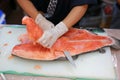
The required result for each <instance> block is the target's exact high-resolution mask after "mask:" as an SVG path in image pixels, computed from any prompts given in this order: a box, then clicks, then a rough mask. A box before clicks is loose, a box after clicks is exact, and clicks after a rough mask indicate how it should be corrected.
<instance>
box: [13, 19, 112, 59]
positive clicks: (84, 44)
mask: <svg viewBox="0 0 120 80" xmlns="http://www.w3.org/2000/svg"><path fill="white" fill-rule="evenodd" d="M22 22H23V24H26V28H27V32H28V33H27V35H28V37H27V38H26V35H25V36H24V35H23V36H21V41H22V42H21V44H18V45H16V46H15V47H14V48H13V50H12V54H13V55H16V56H19V57H22V58H26V59H34V60H54V59H58V58H60V57H65V55H64V53H63V51H65V50H67V51H69V52H70V54H71V56H74V55H78V54H82V53H85V52H89V51H94V50H97V49H100V48H102V47H105V46H110V45H112V44H113V43H114V41H113V40H112V39H111V38H110V37H108V36H100V35H96V34H93V33H91V32H89V31H87V30H84V29H77V28H71V29H70V30H69V31H68V32H67V33H66V34H64V35H63V36H62V37H60V38H59V39H58V40H57V41H56V42H55V44H54V45H53V46H52V48H50V49H48V48H45V47H43V46H41V45H40V44H38V43H36V40H37V39H38V38H39V37H41V35H42V33H43V31H42V29H41V28H40V27H39V26H38V25H37V24H35V22H34V20H33V19H32V18H30V17H24V18H23V19H22ZM24 37H25V38H24ZM25 39H28V40H25ZM26 41H28V42H26Z"/></svg>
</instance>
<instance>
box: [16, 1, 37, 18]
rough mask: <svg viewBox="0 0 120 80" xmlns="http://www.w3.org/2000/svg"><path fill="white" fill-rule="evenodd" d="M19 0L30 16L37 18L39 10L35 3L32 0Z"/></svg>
mask: <svg viewBox="0 0 120 80" xmlns="http://www.w3.org/2000/svg"><path fill="white" fill-rule="evenodd" d="M17 2H18V4H19V5H20V6H21V8H22V9H23V10H24V11H25V12H26V13H27V14H28V15H29V16H31V17H32V18H33V19H35V18H36V16H37V14H38V13H39V12H38V11H37V9H36V8H35V7H34V5H33V4H32V3H31V2H30V0H17Z"/></svg>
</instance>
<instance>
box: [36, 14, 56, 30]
mask: <svg viewBox="0 0 120 80" xmlns="http://www.w3.org/2000/svg"><path fill="white" fill-rule="evenodd" d="M35 23H36V24H38V25H39V26H40V27H41V28H42V29H43V31H45V30H48V29H51V28H53V27H54V24H53V23H52V22H50V21H48V20H47V19H46V18H45V17H43V16H42V15H41V14H38V15H37V17H36V18H35Z"/></svg>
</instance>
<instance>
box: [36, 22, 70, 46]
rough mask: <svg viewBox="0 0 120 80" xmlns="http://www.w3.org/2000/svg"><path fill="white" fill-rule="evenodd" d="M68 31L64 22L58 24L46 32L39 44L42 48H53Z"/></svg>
mask: <svg viewBox="0 0 120 80" xmlns="http://www.w3.org/2000/svg"><path fill="white" fill-rule="evenodd" d="M67 31H68V28H67V27H66V25H65V24H64V23H63V22H60V23H58V24H57V25H56V26H55V27H54V28H52V29H49V30H46V31H44V33H43V35H42V37H41V38H40V39H38V41H37V42H38V43H40V44H41V45H42V46H44V47H47V48H51V47H52V45H53V44H54V43H55V42H56V40H57V39H58V38H59V37H60V36H62V35H63V34H64V33H66V32H67Z"/></svg>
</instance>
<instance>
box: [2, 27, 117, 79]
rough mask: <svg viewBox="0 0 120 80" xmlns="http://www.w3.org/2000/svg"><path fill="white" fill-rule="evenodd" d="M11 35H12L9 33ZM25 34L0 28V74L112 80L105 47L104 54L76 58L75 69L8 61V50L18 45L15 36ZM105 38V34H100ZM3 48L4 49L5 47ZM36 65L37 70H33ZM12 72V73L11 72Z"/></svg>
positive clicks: (65, 65) (52, 63)
mask: <svg viewBox="0 0 120 80" xmlns="http://www.w3.org/2000/svg"><path fill="white" fill-rule="evenodd" d="M9 31H11V32H12V33H9ZM25 32H26V29H25V28H10V27H4V28H3V29H2V30H1V32H0V52H1V54H0V71H1V72H9V73H10V72H11V73H15V72H16V74H25V73H32V74H36V75H43V76H54V77H68V78H86V79H105V80H108V79H111V80H113V79H115V78H116V77H115V70H114V65H113V61H112V56H111V51H110V48H109V47H106V48H104V49H105V50H106V52H105V53H104V54H101V53H99V52H98V51H96V52H91V53H86V54H82V55H79V56H78V58H77V59H76V60H75V64H76V67H73V66H72V65H71V64H70V63H69V62H68V61H34V60H26V59H22V58H18V57H13V58H9V56H10V54H11V50H12V48H13V47H14V46H15V45H16V44H18V43H20V42H19V41H18V39H17V38H18V36H19V35H20V34H23V33H25ZM100 35H105V33H100ZM6 44H7V45H6ZM36 65H38V67H40V68H38V69H35V66H36ZM12 71H15V72H12Z"/></svg>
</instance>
